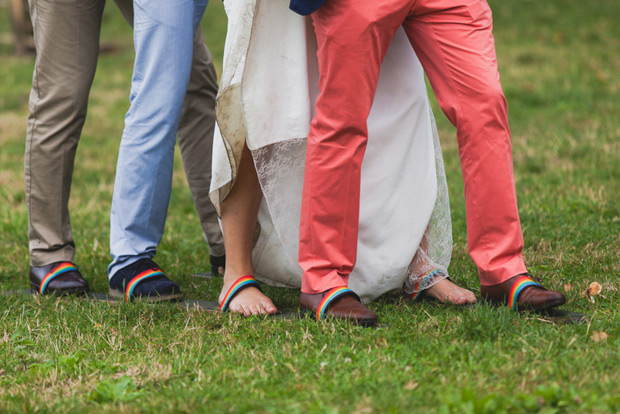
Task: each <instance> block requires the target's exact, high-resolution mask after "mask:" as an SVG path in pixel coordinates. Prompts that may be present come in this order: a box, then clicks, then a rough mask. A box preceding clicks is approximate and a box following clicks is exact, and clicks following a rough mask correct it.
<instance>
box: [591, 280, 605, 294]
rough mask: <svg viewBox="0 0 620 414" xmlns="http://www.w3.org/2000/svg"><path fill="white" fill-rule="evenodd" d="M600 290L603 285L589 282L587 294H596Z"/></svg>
mask: <svg viewBox="0 0 620 414" xmlns="http://www.w3.org/2000/svg"><path fill="white" fill-rule="evenodd" d="M601 290H603V287H602V286H601V284H600V283H598V282H592V283H590V287H589V288H588V295H590V296H596V295H598V294H599V293H601Z"/></svg>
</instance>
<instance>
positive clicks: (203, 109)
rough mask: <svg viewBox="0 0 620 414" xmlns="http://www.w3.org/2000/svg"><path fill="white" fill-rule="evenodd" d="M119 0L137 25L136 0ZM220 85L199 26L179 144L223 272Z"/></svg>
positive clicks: (214, 263)
mask: <svg viewBox="0 0 620 414" xmlns="http://www.w3.org/2000/svg"><path fill="white" fill-rule="evenodd" d="M115 2H116V5H117V6H118V8H119V10H120V11H121V13H122V14H123V16H124V17H125V19H126V20H127V22H128V23H129V24H131V25H132V26H133V2H132V0H115ZM217 88H218V87H217V74H216V72H215V67H214V66H213V58H212V56H211V52H210V51H209V49H208V48H207V46H206V45H205V43H204V41H203V38H202V29H201V28H200V26H198V27H197V28H196V31H195V33H194V38H193V54H192V67H191V73H190V79H189V84H188V87H187V93H186V95H185V101H184V104H183V110H182V112H181V119H180V122H179V130H178V136H179V148H180V149H181V157H182V158H183V166H184V168H185V175H186V176H187V182H188V184H189V188H190V191H191V193H192V197H193V199H194V204H195V205H196V210H197V211H198V217H199V219H200V224H201V225H202V229H203V232H204V235H205V238H206V240H207V243H208V244H209V252H210V254H211V267H212V270H213V272H214V273H220V274H221V273H223V268H224V262H225V250H224V240H223V237H222V232H221V230H220V225H219V222H218V219H217V213H216V212H215V208H214V207H213V204H212V203H211V201H210V200H209V194H208V193H209V186H210V182H211V153H212V149H213V130H214V128H215V98H216V96H217Z"/></svg>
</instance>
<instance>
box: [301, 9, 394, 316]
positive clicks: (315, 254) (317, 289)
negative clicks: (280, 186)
mask: <svg viewBox="0 0 620 414" xmlns="http://www.w3.org/2000/svg"><path fill="white" fill-rule="evenodd" d="M404 13H405V12H404V10H403V9H402V8H401V9H399V8H398V7H397V5H395V6H394V8H390V7H387V6H386V7H377V6H376V5H375V4H374V3H361V2H356V1H339V2H327V3H326V4H325V5H323V6H322V7H321V8H320V9H319V10H318V11H317V12H315V13H314V14H313V15H312V19H313V24H314V28H315V33H316V36H317V45H318V61H319V73H320V74H321V76H320V80H319V90H320V93H319V96H318V98H317V102H316V115H315V117H314V119H313V120H312V123H311V127H310V133H309V136H308V143H307V152H306V169H305V175H304V185H303V193H302V205H301V221H300V246H299V264H300V266H301V268H302V270H303V276H302V288H301V290H302V293H301V295H300V303H301V305H302V307H305V308H308V309H313V310H316V311H317V317H321V315H323V313H324V312H323V311H322V310H321V308H322V307H324V306H325V307H326V306H327V304H328V303H329V304H330V305H329V306H330V308H329V313H330V314H331V315H333V316H336V317H340V318H345V319H352V320H353V321H356V322H358V323H361V324H364V325H367V324H373V323H374V322H375V321H376V316H375V315H374V313H373V312H371V311H370V310H368V309H366V308H365V307H364V306H362V305H361V303H359V302H358V300H357V298H356V297H355V296H354V295H352V294H350V293H347V292H346V291H344V290H343V289H342V288H344V287H346V286H347V283H348V277H349V274H350V273H351V270H352V269H353V266H354V265H355V260H356V250H357V238H358V224H359V203H360V177H361V164H362V160H363V157H364V151H365V149H366V143H367V139H368V129H367V124H366V121H367V118H368V114H369V112H370V108H371V106H372V101H373V98H374V95H375V90H376V87H377V81H378V78H379V70H380V66H381V62H382V61H383V58H384V57H385V54H386V52H387V49H388V47H389V44H390V43H391V40H392V38H393V36H394V33H395V32H396V30H397V28H398V26H399V24H400V21H402V19H404V15H405V14H404ZM360 56H363V57H364V58H363V59H360ZM341 294H342V295H344V296H341ZM332 299H334V301H333V302H332Z"/></svg>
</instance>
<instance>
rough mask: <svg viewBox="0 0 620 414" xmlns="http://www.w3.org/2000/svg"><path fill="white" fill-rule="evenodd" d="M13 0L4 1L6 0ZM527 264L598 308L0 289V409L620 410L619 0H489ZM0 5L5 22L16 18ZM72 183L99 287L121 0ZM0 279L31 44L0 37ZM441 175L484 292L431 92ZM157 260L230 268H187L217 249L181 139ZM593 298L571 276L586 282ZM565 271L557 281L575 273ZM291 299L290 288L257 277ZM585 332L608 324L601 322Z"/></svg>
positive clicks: (210, 29)
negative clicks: (180, 303) (296, 315)
mask: <svg viewBox="0 0 620 414" xmlns="http://www.w3.org/2000/svg"><path fill="white" fill-rule="evenodd" d="M3 5H5V4H4V2H0V6H3ZM491 6H492V8H493V10H494V14H495V38H496V43H497V51H498V59H499V62H500V72H501V75H502V81H503V85H504V89H505V92H506V95H507V98H508V102H509V111H510V120H511V128H512V132H513V149H514V159H515V172H516V177H517V192H518V197H519V204H520V212H521V218H522V222H523V228H524V233H525V241H526V248H525V257H526V261H527V263H528V265H529V266H530V270H531V271H532V272H534V273H535V274H537V275H540V276H543V277H544V278H545V280H546V284H547V285H549V286H551V287H553V288H556V289H560V290H564V288H565V285H569V284H570V287H571V288H570V290H568V291H567V292H566V294H567V297H568V304H567V305H566V306H565V307H564V308H566V309H571V310H576V311H580V312H585V313H587V314H589V315H590V316H591V319H590V322H589V323H587V324H582V325H554V324H551V323H549V322H548V321H546V320H544V319H541V318H538V317H536V316H535V315H528V314H515V313H513V312H510V311H508V310H506V309H503V308H502V309H496V308H493V307H489V306H486V305H481V306H478V307H476V308H473V309H466V310H457V309H455V308H451V307H442V306H434V305H432V304H428V303H422V304H415V305H412V304H410V303H407V302H406V301H404V300H403V299H402V298H400V297H398V296H387V297H384V298H381V299H380V300H378V301H377V302H375V303H373V304H372V305H371V307H372V309H373V310H375V311H376V312H377V313H378V314H379V317H380V318H381V321H382V324H383V326H382V327H381V328H379V329H362V328H358V327H354V326H351V325H349V324H345V323H340V322H324V323H316V322H314V321H312V320H310V319H303V320H295V321H286V320H276V319H261V318H251V319H244V318H241V317H235V316H229V315H227V316H224V317H221V316H219V315H217V314H213V313H205V312H199V311H186V310H183V309H180V308H178V307H176V306H174V305H170V304H162V305H157V306H149V305H145V304H133V305H125V304H119V305H105V304H99V303H93V302H84V301H82V300H80V299H71V298H64V299H57V298H36V299H35V298H31V297H22V296H17V295H12V296H2V297H0V412H114V413H130V412H131V413H134V412H169V411H176V412H188V413H189V412H276V413H279V412H281V413H297V412H299V413H305V412H317V413H323V412H328V413H348V412H360V413H372V412H377V413H383V412H395V413H399V412H403V413H406V412H422V413H427V412H428V413H435V412H437V413H496V412H498V413H501V412H506V413H562V412H564V413H573V412H574V413H584V412H585V413H587V412H592V413H607V412H620V397H619V395H620V385H618V384H620V370H619V369H618V367H619V366H620V328H619V326H620V311H619V308H618V305H617V302H619V301H620V294H619V292H618V289H619V288H620V278H619V277H620V247H619V246H620V204H619V203H618V199H619V197H620V118H618V114H619V113H620V99H618V96H620V78H619V77H618V76H617V74H618V73H620V26H619V25H618V24H617V21H616V20H617V16H619V15H620V3H618V2H617V1H615V0H600V1H597V2H590V3H588V4H587V5H584V4H583V2H578V1H576V0H549V1H546V2H537V1H532V0H525V1H522V2H508V1H501V0H493V1H492V2H491ZM203 26H204V29H205V40H206V41H207V43H208V45H209V46H210V48H211V50H212V51H213V54H214V58H215V61H216V65H217V66H218V68H219V67H221V54H222V50H223V39H224V34H225V29H226V19H225V16H224V15H223V11H222V5H221V3H218V2H212V4H211V5H210V6H209V8H208V9H207V14H206V16H205V20H204V22H203ZM8 30H9V26H8V18H7V10H6V8H2V7H0V35H1V36H2V37H0V39H5V38H6V36H8ZM102 41H104V42H106V43H113V44H115V45H116V46H117V47H116V49H115V52H114V53H110V54H104V55H102V56H101V57H100V60H99V68H98V72H97V76H96V79H95V82H94V86H93V90H92V93H91V100H90V106H89V116H88V120H87V122H86V125H85V127H84V131H83V136H82V140H81V142H80V147H79V149H78V163H77V164H76V171H75V179H74V183H73V191H72V198H71V205H70V207H71V212H72V223H73V229H74V236H75V239H76V243H77V246H78V251H77V255H76V258H75V260H76V262H77V263H78V264H79V265H80V267H81V269H82V270H83V271H84V273H85V274H86V275H87V278H88V279H89V281H90V282H91V285H92V286H93V287H94V289H95V290H97V291H105V290H106V288H107V279H106V276H105V268H106V266H107V263H108V261H109V254H108V243H109V237H108V226H109V217H108V215H109V209H110V199H111V192H112V184H113V177H114V168H115V164H116V153H117V151H118V145H119V140H120V136H121V131H122V127H123V117H124V114H125V111H126V109H127V106H128V100H127V97H128V92H129V82H130V76H131V66H132V55H133V53H132V47H131V31H130V30H129V29H128V27H127V26H126V24H125V23H124V21H123V20H122V18H121V17H120V15H119V13H118V12H117V11H116V10H115V9H114V6H113V3H112V2H110V5H109V6H108V7H107V9H106V14H105V19H104V26H103V33H102ZM0 62H1V64H0V91H1V93H0V148H1V149H0V284H1V287H0V290H9V289H24V288H26V287H27V272H28V248H27V217H26V209H25V202H24V190H23V178H22V172H23V153H24V136H25V126H26V117H27V99H28V93H29V89H30V80H31V76H32V66H33V59H32V57H15V56H13V55H11V49H10V47H9V45H7V44H6V43H1V44H0ZM436 116H437V118H438V126H439V130H440V137H441V139H442V145H443V148H444V153H445V162H446V168H447V173H448V181H449V186H450V196H451V207H452V214H453V221H454V229H453V232H454V238H455V249H454V255H453V262H452V265H451V268H450V271H451V274H453V275H454V277H455V279H456V280H457V281H458V282H459V283H460V284H463V285H465V286H469V287H470V288H472V289H474V290H475V291H476V293H478V280H477V276H476V271H475V267H474V265H473V264H472V262H471V260H470V259H469V257H468V256H467V248H466V237H465V234H466V233H465V210H464V203H463V191H462V180H461V176H460V166H459V161H458V152H457V148H456V139H455V138H454V129H453V128H452V126H450V125H449V124H448V123H447V121H446V120H445V118H444V117H443V116H442V115H441V113H440V112H439V111H438V110H437V111H436ZM173 185H174V188H173V199H172V202H171V204H170V211H169V218H168V223H167V226H166V232H165V235H164V239H163V241H162V243H161V245H160V247H159V249H158V254H157V261H158V262H159V263H160V264H161V265H162V267H163V268H164V269H166V270H167V271H168V272H169V273H170V274H171V276H172V277H173V278H174V279H175V280H178V281H179V282H180V283H181V285H182V288H183V290H184V292H185V293H186V295H187V296H188V297H193V298H200V299H207V300H215V298H216V296H217V293H218V292H219V289H220V288H221V281H219V280H199V279H193V278H191V277H189V274H190V273H191V272H194V271H197V270H199V271H200V270H206V269H207V268H208V252H207V248H206V245H205V243H204V241H203V240H202V238H201V231H200V226H199V223H198V219H197V217H196V214H195V211H194V207H193V204H192V199H191V196H190V193H189V190H188V189H187V185H186V182H185V178H184V175H183V171H182V166H181V162H180V157H179V156H178V154H177V158H176V165H175V176H174V183H173ZM593 281H598V282H600V283H601V284H602V285H603V291H602V293H601V295H600V296H598V297H597V298H596V302H595V303H591V302H589V301H588V300H587V299H586V298H583V297H581V296H580V293H581V292H582V291H583V290H585V289H586V287H587V286H588V285H589V283H590V282H593ZM567 287H568V286H567ZM266 291H267V292H268V293H269V294H270V295H271V296H272V297H274V299H275V301H276V303H277V304H278V305H280V307H282V308H284V309H294V308H295V306H296V293H295V292H292V291H287V290H277V289H273V288H267V289H266ZM595 332H604V333H606V334H607V335H608V336H607V339H606V340H603V341H598V342H596V341H595V340H594V338H595V336H594V335H593V334H594V333H595Z"/></svg>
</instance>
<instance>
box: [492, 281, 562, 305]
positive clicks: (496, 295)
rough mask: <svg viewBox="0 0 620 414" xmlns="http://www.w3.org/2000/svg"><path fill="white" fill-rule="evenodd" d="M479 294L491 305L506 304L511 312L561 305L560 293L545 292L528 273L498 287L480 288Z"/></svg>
mask: <svg viewBox="0 0 620 414" xmlns="http://www.w3.org/2000/svg"><path fill="white" fill-rule="evenodd" d="M480 294H481V295H482V297H483V298H484V299H487V300H489V301H491V302H493V303H504V304H508V306H509V307H510V309H513V310H543V309H551V308H555V307H556V306H560V305H563V304H564V303H565V302H566V298H565V297H564V295H563V294H562V293H560V292H556V291H554V290H547V289H545V288H544V287H542V286H541V285H540V283H539V281H538V279H536V278H534V276H532V275H531V274H529V273H525V274H522V275H518V276H515V277H511V278H510V279H508V280H506V281H505V282H503V283H500V284H499V285H493V286H481V287H480Z"/></svg>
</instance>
